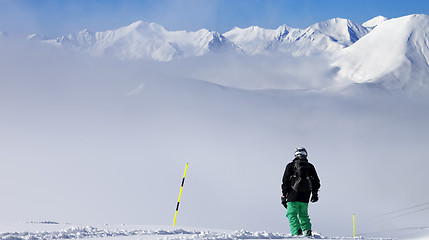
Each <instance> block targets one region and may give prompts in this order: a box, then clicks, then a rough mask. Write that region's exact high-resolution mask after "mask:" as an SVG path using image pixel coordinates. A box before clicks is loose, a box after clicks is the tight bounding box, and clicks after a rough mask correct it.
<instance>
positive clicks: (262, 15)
mask: <svg viewBox="0 0 429 240" xmlns="http://www.w3.org/2000/svg"><path fill="white" fill-rule="evenodd" d="M428 11H429V2H428V1H420V0H408V1H402V0H378V1H371V0H361V1H353V0H331V1H318V0H234V1H229V0H210V1H207V0H142V1H137V0H123V1H113V0H105V1H101V0H88V1H87V0H74V1H73V0H63V1H59V0H41V1H31V0H0V31H6V32H8V33H9V34H11V35H29V34H32V33H38V34H43V35H46V36H49V37H58V36H62V35H65V34H69V33H74V32H78V31H80V30H83V29H89V30H91V31H105V30H110V29H116V28H119V27H122V26H126V25H129V24H131V23H133V22H135V21H138V20H142V21H146V22H156V23H158V24H161V25H163V26H164V27H165V28H167V29H168V30H188V31H195V30H198V29H201V28H207V29H210V30H214V31H218V32H220V33H224V32H226V31H228V30H230V29H232V28H233V27H235V26H238V27H242V28H244V27H249V26H252V25H258V26H260V27H264V28H277V27H278V26H280V25H283V24H288V25H290V26H292V27H295V28H306V27H308V26H310V25H312V24H314V23H316V22H320V21H324V20H327V19H331V18H335V17H341V18H347V19H350V20H352V21H354V22H356V23H363V22H365V21H367V20H369V19H371V18H373V17H376V16H379V15H382V16H385V17H387V18H395V17H400V16H405V15H409V14H414V13H422V14H428Z"/></svg>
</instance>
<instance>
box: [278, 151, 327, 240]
mask: <svg viewBox="0 0 429 240" xmlns="http://www.w3.org/2000/svg"><path fill="white" fill-rule="evenodd" d="M319 188H320V180H319V177H318V176H317V172H316V169H315V168H314V166H313V164H311V163H309V162H308V159H307V150H305V148H303V147H300V148H297V149H296V151H295V158H294V159H293V161H292V162H290V163H288V164H287V166H286V169H285V172H284V174H283V183H282V193H283V196H282V197H281V201H282V205H283V206H284V207H285V208H286V209H287V214H286V216H287V218H288V219H289V225H290V231H291V234H292V235H293V236H299V235H303V234H304V235H305V236H311V235H312V233H311V223H310V218H309V216H308V203H309V201H310V199H311V202H317V201H318V200H319V197H318V195H317V191H318V190H319ZM310 196H311V198H310Z"/></svg>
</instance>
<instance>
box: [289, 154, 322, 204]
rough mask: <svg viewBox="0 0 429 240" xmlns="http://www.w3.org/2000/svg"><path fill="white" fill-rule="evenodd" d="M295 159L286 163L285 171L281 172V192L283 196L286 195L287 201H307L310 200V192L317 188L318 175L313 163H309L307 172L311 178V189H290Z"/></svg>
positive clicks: (318, 186)
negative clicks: (298, 190) (307, 190)
mask: <svg viewBox="0 0 429 240" xmlns="http://www.w3.org/2000/svg"><path fill="white" fill-rule="evenodd" d="M296 160H297V158H295V159H294V160H293V161H292V162H290V163H288V164H287V165H286V169H285V173H284V174H283V183H282V193H283V196H286V197H287V201H288V202H303V203H308V202H309V201H310V195H311V192H312V191H318V190H319V188H320V180H319V177H318V176H317V172H316V168H314V166H313V164H311V163H309V165H310V169H309V172H308V174H309V176H310V179H311V185H312V189H311V191H309V192H296V191H294V190H293V189H292V184H293V182H292V181H293V179H292V176H294V175H295V173H294V172H295V169H294V164H295V163H294V161H296Z"/></svg>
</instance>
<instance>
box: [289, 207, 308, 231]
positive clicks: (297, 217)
mask: <svg viewBox="0 0 429 240" xmlns="http://www.w3.org/2000/svg"><path fill="white" fill-rule="evenodd" d="M286 217H287V218H288V219H289V225H290V233H292V235H293V236H297V235H298V231H299V229H301V230H302V231H303V232H304V233H305V232H306V231H307V230H311V223H310V218H309V217H308V203H302V202H288V203H287V213H286Z"/></svg>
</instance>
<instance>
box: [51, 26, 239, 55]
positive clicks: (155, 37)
mask: <svg viewBox="0 0 429 240" xmlns="http://www.w3.org/2000/svg"><path fill="white" fill-rule="evenodd" d="M44 41H45V42H47V43H51V44H55V45H58V46H61V47H64V48H69V49H70V48H71V49H75V50H83V51H85V52H89V53H90V54H93V55H96V56H102V55H113V56H116V57H118V58H120V59H154V60H157V61H171V60H173V59H180V58H184V57H190V56H201V55H204V54H207V53H209V52H223V51H238V47H237V46H235V44H234V43H232V42H230V41H229V40H228V39H226V38H225V37H224V36H222V35H221V34H219V33H217V32H214V31H209V30H206V29H201V30H198V31H196V32H187V31H167V30H166V29H165V28H164V27H163V26H161V25H159V24H156V23H146V22H143V21H137V22H135V23H133V24H131V25H129V26H125V27H122V28H119V29H116V30H109V31H105V32H91V31H89V30H87V29H85V30H83V31H81V32H79V33H77V34H70V35H68V36H62V37H58V38H56V39H48V40H47V39H44Z"/></svg>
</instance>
